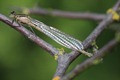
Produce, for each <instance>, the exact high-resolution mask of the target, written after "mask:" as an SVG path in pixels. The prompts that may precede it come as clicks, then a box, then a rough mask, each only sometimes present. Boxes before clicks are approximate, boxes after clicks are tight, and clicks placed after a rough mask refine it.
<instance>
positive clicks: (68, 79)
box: [61, 39, 118, 80]
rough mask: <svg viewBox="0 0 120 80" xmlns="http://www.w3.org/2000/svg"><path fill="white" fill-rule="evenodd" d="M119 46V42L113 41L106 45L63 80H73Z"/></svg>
mask: <svg viewBox="0 0 120 80" xmlns="http://www.w3.org/2000/svg"><path fill="white" fill-rule="evenodd" d="M117 44H118V42H117V41H116V40H115V39H113V40H111V41H110V42H109V43H108V44H106V45H105V46H104V47H103V48H102V49H100V50H99V51H98V52H97V53H95V55H94V56H93V57H91V58H89V59H87V60H85V61H84V62H82V63H81V64H79V65H77V66H76V67H75V68H74V69H73V70H72V71H71V72H70V73H69V74H67V75H65V76H63V78H62V79H61V80H71V79H73V78H74V77H75V76H77V75H78V74H80V73H81V72H83V71H84V70H86V69H87V68H89V67H90V66H92V65H94V60H96V59H100V58H102V57H103V56H105V55H106V54H107V52H109V51H110V50H112V48H113V47H115V46H116V45H117Z"/></svg>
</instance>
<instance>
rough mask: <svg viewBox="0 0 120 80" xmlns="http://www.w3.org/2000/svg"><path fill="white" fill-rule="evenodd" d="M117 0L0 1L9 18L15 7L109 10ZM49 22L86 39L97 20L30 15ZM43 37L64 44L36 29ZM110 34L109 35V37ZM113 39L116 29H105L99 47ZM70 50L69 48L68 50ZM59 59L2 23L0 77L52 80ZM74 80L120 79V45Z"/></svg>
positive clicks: (3, 12) (80, 58) (79, 61)
mask: <svg viewBox="0 0 120 80" xmlns="http://www.w3.org/2000/svg"><path fill="white" fill-rule="evenodd" d="M116 1H117V0H0V13H1V14H4V15H6V16H8V17H9V14H10V12H11V11H13V10H14V9H13V8H16V7H27V8H33V7H42V8H46V9H59V10H64V11H75V12H86V11H90V12H95V13H106V10H107V9H109V8H111V7H112V6H113V5H114V4H115V2H116ZM30 16H32V17H33V18H36V19H38V20H40V21H42V22H44V23H45V24H47V25H50V26H53V27H56V28H58V29H60V30H61V31H64V32H66V33H68V34H70V35H72V36H74V37H75V38H77V39H79V40H81V41H83V40H84V39H85V38H86V37H87V36H88V35H89V34H90V33H91V32H92V30H93V29H94V28H95V27H96V26H97V25H98V22H95V21H92V20H91V21H88V20H80V19H79V20H78V19H66V18H60V17H51V16H42V15H39V16H38V15H30ZM35 32H36V34H37V35H39V36H40V37H41V38H42V39H44V40H45V41H47V42H48V43H50V44H52V45H54V46H55V47H57V48H61V47H62V46H60V45H58V44H57V43H56V42H54V41H53V40H51V39H50V38H48V37H47V36H45V35H44V34H43V33H40V32H38V31H36V30H35ZM106 36H107V37H106ZM112 38H114V31H112V30H109V29H106V30H105V31H104V32H103V33H102V34H101V35H100V37H99V38H98V40H97V44H98V46H99V48H100V47H102V46H103V45H105V44H106V43H107V42H108V41H110V40H111V39H112ZM65 50H68V49H65ZM86 58H87V57H86V56H84V55H81V56H80V57H79V58H77V59H76V60H75V61H74V62H73V63H72V64H71V66H70V67H69V70H68V71H70V70H71V69H72V68H74V67H75V66H76V65H77V64H79V63H81V62H82V61H84V60H85V59H86ZM56 67H57V62H56V61H55V60H54V58H53V57H52V56H51V55H49V54H48V53H47V52H46V51H44V50H43V49H41V48H40V47H38V46H37V45H36V44H35V43H33V42H31V41H30V40H29V39H28V38H26V37H24V36H23V35H21V34H20V33H19V32H17V31H16V30H14V29H13V28H11V27H9V26H8V25H6V24H4V23H3V22H0V80H50V79H51V78H52V77H53V75H54V73H55V70H56ZM74 80H120V46H116V47H115V48H114V49H113V50H112V51H111V52H110V53H109V55H107V56H105V57H104V60H103V62H102V63H100V64H98V65H96V66H93V67H92V68H89V69H87V70H86V71H84V72H83V74H81V75H79V76H77V77H76V78H75V79H74Z"/></svg>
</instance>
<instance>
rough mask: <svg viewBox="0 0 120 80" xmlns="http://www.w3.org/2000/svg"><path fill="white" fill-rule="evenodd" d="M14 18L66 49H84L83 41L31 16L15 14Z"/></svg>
mask: <svg viewBox="0 0 120 80" xmlns="http://www.w3.org/2000/svg"><path fill="white" fill-rule="evenodd" d="M13 17H14V18H15V19H16V20H17V21H18V22H21V23H25V24H28V25H30V26H32V27H34V28H35V29H37V30H39V31H41V32H43V33H44V34H46V35H47V36H48V37H50V38H51V39H53V40H54V41H56V42H57V43H59V44H61V45H62V46H65V47H67V48H70V49H73V50H78V51H80V50H83V49H84V47H83V45H82V43H81V41H79V40H77V39H75V38H73V37H71V36H70V35H68V34H66V33H64V32H62V31H60V30H58V29H56V28H53V27H49V26H47V25H45V24H44V23H42V22H40V21H38V20H35V19H32V18H31V17H29V16H25V15H20V14H18V15H17V14H13Z"/></svg>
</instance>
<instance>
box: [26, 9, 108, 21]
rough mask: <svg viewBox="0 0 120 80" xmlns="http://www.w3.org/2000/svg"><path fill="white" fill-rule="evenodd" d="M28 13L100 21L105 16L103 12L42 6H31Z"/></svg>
mask: <svg viewBox="0 0 120 80" xmlns="http://www.w3.org/2000/svg"><path fill="white" fill-rule="evenodd" d="M28 10H29V13H30V14H37V15H51V16H58V17H63V18H71V19H86V20H95V21H101V20H103V19H104V18H105V16H106V15H104V14H96V13H90V12H84V13H83V12H69V11H60V10H52V9H43V8H31V9H28Z"/></svg>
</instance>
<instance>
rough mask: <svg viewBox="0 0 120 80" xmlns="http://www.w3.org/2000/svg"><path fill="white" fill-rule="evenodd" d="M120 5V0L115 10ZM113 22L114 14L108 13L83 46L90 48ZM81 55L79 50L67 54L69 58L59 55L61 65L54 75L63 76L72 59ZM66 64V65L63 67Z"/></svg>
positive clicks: (114, 8)
mask: <svg viewBox="0 0 120 80" xmlns="http://www.w3.org/2000/svg"><path fill="white" fill-rule="evenodd" d="M119 5H120V0H118V2H117V3H116V4H115V5H114V7H113V10H115V11H116V10H117V9H118V8H119ZM111 22H113V20H112V15H111V14H108V15H106V17H105V18H104V19H103V21H101V22H100V23H99V25H98V26H97V27H96V28H95V29H94V31H93V32H92V33H91V34H90V35H89V36H88V37H87V38H86V39H85V40H84V42H83V46H84V48H85V49H87V48H88V46H90V45H91V43H92V42H93V41H94V40H96V38H97V37H98V36H99V35H100V34H101V32H102V31H103V30H104V29H105V28H106V27H107V26H108V25H109V24H110V23H111ZM79 55H80V53H79V52H77V51H72V52H71V53H69V54H66V56H67V57H66V58H67V59H64V60H62V59H63V57H64V56H63V57H62V56H60V57H59V59H58V63H60V64H61V66H59V65H60V64H59V65H58V67H57V71H56V73H55V74H54V76H63V75H64V73H65V72H66V69H67V67H68V66H69V64H71V62H72V61H74V60H75V59H76V58H77V57H78V56H79ZM63 65H64V67H63Z"/></svg>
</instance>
